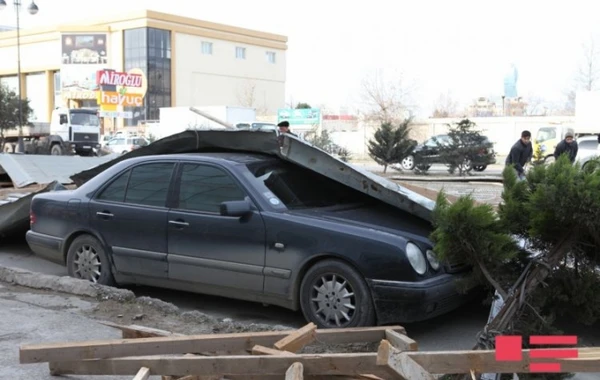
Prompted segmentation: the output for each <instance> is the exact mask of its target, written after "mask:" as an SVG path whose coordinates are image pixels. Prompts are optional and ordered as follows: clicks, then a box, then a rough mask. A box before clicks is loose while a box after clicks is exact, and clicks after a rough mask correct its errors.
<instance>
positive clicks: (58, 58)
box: [0, 10, 287, 126]
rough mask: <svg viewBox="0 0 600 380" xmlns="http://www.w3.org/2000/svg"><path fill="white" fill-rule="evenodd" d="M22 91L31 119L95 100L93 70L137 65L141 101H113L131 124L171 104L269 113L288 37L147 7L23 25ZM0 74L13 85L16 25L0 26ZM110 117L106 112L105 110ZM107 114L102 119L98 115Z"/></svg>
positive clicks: (278, 99) (280, 84) (277, 102)
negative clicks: (81, 20)
mask: <svg viewBox="0 0 600 380" xmlns="http://www.w3.org/2000/svg"><path fill="white" fill-rule="evenodd" d="M20 49H21V79H22V80H21V94H22V96H23V97H26V98H28V99H29V100H30V105H31V107H32V108H33V110H34V115H33V117H32V118H31V119H33V120H32V121H39V122H49V121H50V115H51V113H52V110H53V109H54V108H56V107H73V108H78V107H98V106H99V98H98V90H99V87H98V85H97V84H96V73H97V72H98V71H100V70H114V71H116V72H130V71H131V70H135V71H136V72H142V73H143V75H144V77H145V78H144V94H145V95H144V97H143V104H137V103H136V104H134V105H132V104H123V105H119V107H121V108H122V109H120V110H121V111H123V112H124V114H127V113H129V114H130V115H132V116H131V117H126V118H122V119H121V118H119V117H118V118H115V119H114V120H110V122H111V123H113V122H114V123H116V124H117V125H119V126H121V125H125V126H127V125H137V124H138V123H139V122H142V121H145V120H157V119H159V108H160V107H170V106H173V107H175V106H220V105H229V106H245V107H254V108H256V109H257V110H258V111H259V112H262V113H266V114H269V113H270V114H275V113H276V112H277V109H278V108H281V107H282V106H283V105H284V103H285V80H286V50H287V37H285V36H280V35H275V34H270V33H265V32H259V31H253V30H248V29H243V28H238V27H233V26H227V25H222V24H216V23H211V22H206V21H200V20H196V19H191V18H185V17H179V16H174V15H169V14H164V13H159V12H154V11H146V10H145V11H140V12H135V13H133V14H130V15H122V16H119V17H115V18H112V19H104V20H96V21H91V22H87V23H85V26H83V25H82V26H60V27H53V28H43V29H42V28H40V29H31V30H22V31H21V38H20ZM0 56H1V57H2V59H1V60H0V82H1V83H3V84H5V85H8V86H9V87H10V88H12V89H14V90H16V89H17V86H18V79H17V40H16V32H14V31H4V32H0ZM111 119H112V118H111ZM105 122H106V120H105Z"/></svg>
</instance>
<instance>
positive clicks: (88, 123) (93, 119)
mask: <svg viewBox="0 0 600 380" xmlns="http://www.w3.org/2000/svg"><path fill="white" fill-rule="evenodd" d="M71 124H73V125H82V126H85V127H92V126H98V125H100V118H98V115H96V114H93V113H84V112H71Z"/></svg>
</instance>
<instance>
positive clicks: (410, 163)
mask: <svg viewBox="0 0 600 380" xmlns="http://www.w3.org/2000/svg"><path fill="white" fill-rule="evenodd" d="M400 166H402V169H404V170H413V169H414V168H415V157H414V156H413V155H410V156H407V157H404V158H403V159H402V162H401V163H400Z"/></svg>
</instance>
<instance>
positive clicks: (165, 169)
mask: <svg viewBox="0 0 600 380" xmlns="http://www.w3.org/2000/svg"><path fill="white" fill-rule="evenodd" d="M174 167H175V164H174V163H172V162H161V163H153V164H145V165H140V166H136V167H135V168H133V169H132V170H131V175H130V177H129V184H128V185H127V192H126V194H125V203H131V204H138V205H146V206H157V207H165V206H166V203H167V195H168V193H169V185H170V183H171V175H172V173H173V168H174Z"/></svg>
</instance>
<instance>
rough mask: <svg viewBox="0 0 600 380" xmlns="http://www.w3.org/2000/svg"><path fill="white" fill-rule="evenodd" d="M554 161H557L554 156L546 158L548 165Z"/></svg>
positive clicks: (545, 162)
mask: <svg viewBox="0 0 600 380" xmlns="http://www.w3.org/2000/svg"><path fill="white" fill-rule="evenodd" d="M554 162H556V158H555V157H554V156H548V157H546V158H544V164H546V165H550V164H553V163H554Z"/></svg>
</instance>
